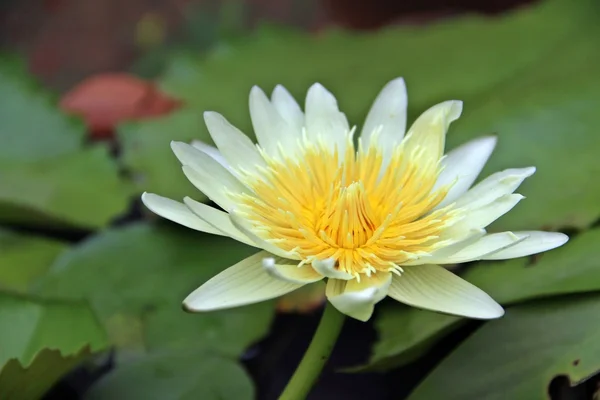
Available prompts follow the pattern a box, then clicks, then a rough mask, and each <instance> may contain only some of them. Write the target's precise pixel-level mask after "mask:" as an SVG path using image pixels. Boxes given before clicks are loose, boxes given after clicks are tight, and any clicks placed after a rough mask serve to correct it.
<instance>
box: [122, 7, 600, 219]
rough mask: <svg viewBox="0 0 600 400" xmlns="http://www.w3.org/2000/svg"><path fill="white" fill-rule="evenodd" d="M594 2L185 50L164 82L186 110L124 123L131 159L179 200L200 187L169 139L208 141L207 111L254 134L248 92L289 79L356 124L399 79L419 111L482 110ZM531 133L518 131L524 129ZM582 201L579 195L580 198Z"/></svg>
mask: <svg viewBox="0 0 600 400" xmlns="http://www.w3.org/2000/svg"><path fill="white" fill-rule="evenodd" d="M595 6H596V5H595V4H593V3H592V2H586V1H582V2H569V1H565V0H554V1H548V2H542V4H539V5H537V6H535V7H529V8H526V9H522V10H519V11H515V12H513V13H510V14H507V15H506V16H502V17H498V18H493V19H490V18H488V17H474V16H468V17H462V18H457V19H454V20H451V21H444V22H442V23H438V24H433V25H431V26H429V27H428V28H426V29H424V28H423V27H401V28H389V29H386V30H381V31H378V32H375V33H370V34H357V33H350V32H342V31H328V32H323V33H321V34H319V35H318V36H315V35H308V34H306V33H300V32H296V31H291V30H285V29H275V28H263V29H262V30H260V31H259V32H258V33H257V34H255V35H254V36H252V37H244V38H243V39H241V40H238V41H233V42H231V43H230V44H228V45H222V46H220V47H218V48H216V49H215V50H214V51H213V52H212V53H210V54H209V56H208V57H203V58H200V57H198V56H193V55H190V54H187V55H186V54H181V53H180V52H178V53H177V54H175V55H174V57H173V60H172V61H171V63H170V65H169V67H168V69H167V71H166V73H165V75H164V76H163V78H162V80H161V84H162V87H163V88H164V89H165V90H167V91H169V92H170V93H171V94H172V95H174V96H175V97H178V98H181V99H183V100H184V102H185V104H186V106H187V109H186V110H184V111H180V113H179V114H176V115H173V116H169V117H167V118H166V119H159V120H154V121H147V122H144V123H140V124H135V125H130V126H127V127H123V128H122V129H120V137H121V140H122V142H123V154H124V162H125V164H126V165H127V167H128V168H130V169H131V170H132V171H134V172H135V173H136V174H137V175H138V176H140V177H141V181H140V187H141V188H143V190H148V191H152V192H157V193H160V194H162V195H166V196H171V197H175V198H181V197H182V196H184V195H185V194H189V193H194V192H195V190H193V189H192V191H189V190H190V185H189V184H188V183H187V182H185V181H184V180H183V178H182V177H181V175H182V174H181V172H180V171H179V169H178V168H179V164H178V162H177V161H176V160H175V159H174V157H173V155H172V154H171V150H170V148H169V146H168V142H169V141H170V140H184V141H188V140H190V139H194V138H195V139H201V140H204V141H207V142H210V141H211V140H210V137H209V135H208V133H207V130H206V128H205V126H204V124H203V123H202V121H201V115H202V112H203V111H208V110H214V111H218V112H220V113H222V114H224V115H225V116H226V117H227V118H228V119H229V120H230V121H231V122H232V123H234V124H236V125H237V126H238V127H239V128H241V129H242V130H244V131H245V132H246V133H247V134H248V135H250V136H252V135H253V134H252V130H251V124H250V119H249V111H248V94H249V91H250V88H251V87H252V86H253V85H259V86H261V87H262V88H263V89H264V90H266V91H268V92H270V91H271V90H272V89H273V87H274V86H275V85H276V84H279V83H281V84H283V85H285V86H286V87H287V88H288V89H289V90H290V91H291V92H292V93H293V94H294V95H295V96H296V98H297V99H298V100H299V101H300V102H301V103H302V102H303V99H304V96H305V94H306V91H307V89H308V87H309V86H310V85H311V84H313V83H314V82H317V81H318V82H322V83H323V84H325V85H326V86H327V87H328V88H329V89H330V90H331V91H332V92H333V93H334V94H335V95H336V96H337V98H338V100H339V103H340V106H341V109H342V110H343V111H344V112H345V113H346V114H347V115H348V117H349V119H350V121H351V122H352V123H357V124H361V123H362V121H363V120H364V118H365V117H366V112H367V110H368V107H369V106H370V104H371V102H372V101H373V99H374V98H375V96H376V94H377V91H378V90H380V88H381V87H382V86H383V85H384V84H385V83H386V82H387V81H389V80H390V79H393V78H395V77H397V76H399V75H402V76H404V77H405V79H406V82H407V84H408V87H409V98H410V101H409V107H410V110H409V111H410V114H411V115H412V116H416V115H417V114H418V113H420V112H422V111H424V110H425V109H426V108H428V107H430V106H432V105H434V104H435V103H437V102H439V101H442V100H447V99H448V98H459V99H462V100H467V109H471V108H473V109H475V108H476V107H477V105H478V104H479V103H483V102H485V101H489V100H490V99H493V98H495V96H494V93H495V92H496V90H497V88H498V87H499V86H502V85H504V82H507V81H510V80H511V79H512V78H513V77H515V76H518V75H519V74H520V73H521V72H522V71H524V70H526V69H527V68H529V67H531V66H533V65H535V66H536V68H538V69H539V64H538V63H539V60H541V59H543V58H544V57H545V56H546V55H547V54H550V53H552V52H553V51H554V49H555V48H557V47H559V46H560V48H561V49H562V48H563V47H564V43H563V42H564V41H565V40H568V39H569V38H571V36H572V35H573V32H577V31H580V30H582V29H583V28H584V27H586V26H589V25H592V24H593V20H592V19H591V17H590V15H593V13H592V12H591V11H590V10H592V11H594V10H593V7H595ZM470 99H472V101H469V100H470ZM495 116H496V117H501V115H498V114H496V115H495ZM492 122H494V121H492ZM592 126H593V125H592ZM492 127H493V125H492V124H491V123H489V124H488V125H487V126H486V125H484V126H479V127H478V129H480V130H479V131H478V133H479V134H484V133H489V132H490V130H491V129H492ZM524 129H525V127H516V128H515V130H516V132H519V133H520V134H523V130H524ZM454 132H458V131H456V130H454ZM501 133H504V132H501ZM508 134H511V132H508ZM513 142H516V141H513ZM544 143H545V142H543V143H541V145H542V146H543V145H544ZM512 145H514V146H516V147H518V146H520V145H521V143H518V142H517V143H513V144H512ZM540 152H541V150H540ZM592 153H593V152H591V151H590V154H592ZM504 154H506V153H504ZM536 154H537V153H536ZM540 157H543V156H540ZM531 161H532V162H534V163H536V162H537V160H536V159H533V160H531ZM524 162H530V161H529V158H525V159H519V160H516V163H517V164H520V163H524ZM587 167H588V168H587V169H588V171H589V169H590V166H589V165H587ZM566 170H568V171H574V170H571V169H566ZM571 173H574V172H571ZM566 174H568V172H567V173H566ZM589 175H590V176H593V175H591V174H589ZM548 176H549V174H546V177H548ZM581 176H586V174H581ZM580 179H581V180H583V179H584V178H580ZM561 184H564V182H562V183H561ZM538 185H543V187H544V188H545V191H544V192H542V193H541V194H538V197H540V196H541V197H540V198H543V195H544V194H545V193H547V192H548V190H549V188H550V187H555V186H553V185H556V183H552V185H549V181H548V180H542V181H540V182H538ZM563 197H564V198H567V197H568V196H567V195H566V194H565V196H563ZM570 198H573V196H570ZM597 198H598V197H596V199H597ZM574 201H575V202H576V203H577V202H579V201H580V200H578V197H576V198H575V199H574ZM581 201H583V200H581ZM585 201H586V202H587V199H586V200H585ZM561 205H564V204H563V203H561ZM579 205H580V204H572V206H570V207H568V208H570V209H573V210H574V209H576V207H578V206H579ZM588 211H589V210H588ZM585 217H588V215H587V212H586V215H585ZM546 219H548V221H546V220H543V221H541V222H543V223H551V222H553V221H552V214H549V215H548V216H547V217H546ZM586 221H587V219H586Z"/></svg>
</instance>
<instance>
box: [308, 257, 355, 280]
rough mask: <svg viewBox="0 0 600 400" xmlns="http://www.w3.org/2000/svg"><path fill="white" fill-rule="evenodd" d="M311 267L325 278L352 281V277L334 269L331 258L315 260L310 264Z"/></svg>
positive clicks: (333, 261) (333, 262)
mask: <svg viewBox="0 0 600 400" xmlns="http://www.w3.org/2000/svg"><path fill="white" fill-rule="evenodd" d="M312 266H313V268H314V269H315V270H316V271H317V272H318V273H320V274H321V275H323V276H325V277H327V278H334V279H342V280H346V281H347V280H349V279H354V275H350V274H349V273H347V272H344V271H339V270H337V269H335V260H334V259H333V258H327V259H325V260H315V261H313V262H312Z"/></svg>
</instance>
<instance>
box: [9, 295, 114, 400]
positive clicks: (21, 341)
mask: <svg viewBox="0 0 600 400" xmlns="http://www.w3.org/2000/svg"><path fill="white" fill-rule="evenodd" d="M0 326H2V327H10V329H2V330H1V331H0V343H2V345H1V346H0V398H2V399H10V400H20V399H23V400H28V399H35V398H39V397H41V396H42V395H43V394H44V393H45V392H46V391H47V390H48V389H49V388H50V387H51V386H52V385H53V384H54V383H55V382H56V381H57V380H58V379H60V378H61V377H62V376H63V375H64V374H66V373H67V372H69V371H70V370H71V369H72V368H73V367H74V366H76V365H77V364H79V363H80V362H81V361H83V360H85V359H86V358H87V357H89V356H90V355H91V354H93V353H96V352H98V351H101V350H103V349H105V348H106V347H107V344H108V343H107V339H106V335H105V332H104V330H103V329H102V326H101V325H100V324H99V322H98V320H97V319H96V317H95V315H94V314H93V312H92V311H91V309H90V308H89V307H88V305H87V304H85V303H83V302H62V301H51V300H38V299H34V298H30V297H24V296H18V295H14V294H8V293H0Z"/></svg>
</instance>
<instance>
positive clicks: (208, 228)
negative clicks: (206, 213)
mask: <svg viewBox="0 0 600 400" xmlns="http://www.w3.org/2000/svg"><path fill="white" fill-rule="evenodd" d="M142 202H143V203H144V205H145V206H146V207H148V209H149V210H150V211H152V212H153V213H154V214H157V215H160V216H161V217H163V218H166V219H168V220H171V221H173V222H176V223H178V224H181V225H183V226H186V227H188V228H191V229H195V230H197V231H200V232H206V233H212V234H213V235H225V233H223V232H222V231H220V230H218V229H215V227H214V226H212V225H211V224H209V223H208V222H206V221H204V220H202V219H200V218H198V216H196V214H194V213H193V212H191V211H190V209H189V208H187V207H186V206H185V204H182V203H180V202H178V201H175V200H171V199H168V198H166V197H162V196H159V195H156V194H153V193H146V192H144V194H142Z"/></svg>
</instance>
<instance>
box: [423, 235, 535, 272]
mask: <svg viewBox="0 0 600 400" xmlns="http://www.w3.org/2000/svg"><path fill="white" fill-rule="evenodd" d="M526 238H527V236H525V235H521V236H517V235H515V234H514V233H512V232H500V233H492V234H489V235H485V236H484V237H482V238H481V239H479V240H478V241H476V242H475V243H473V244H471V245H469V246H466V247H464V248H463V249H461V250H459V251H457V252H456V253H454V254H452V255H449V256H446V257H433V258H432V260H431V262H432V263H436V264H458V263H463V262H469V261H475V260H481V259H482V258H485V257H486V256H487V255H490V254H494V253H496V252H498V251H501V250H503V249H509V248H510V247H511V246H515V245H517V244H518V243H520V242H522V241H524V240H525V239H526Z"/></svg>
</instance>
